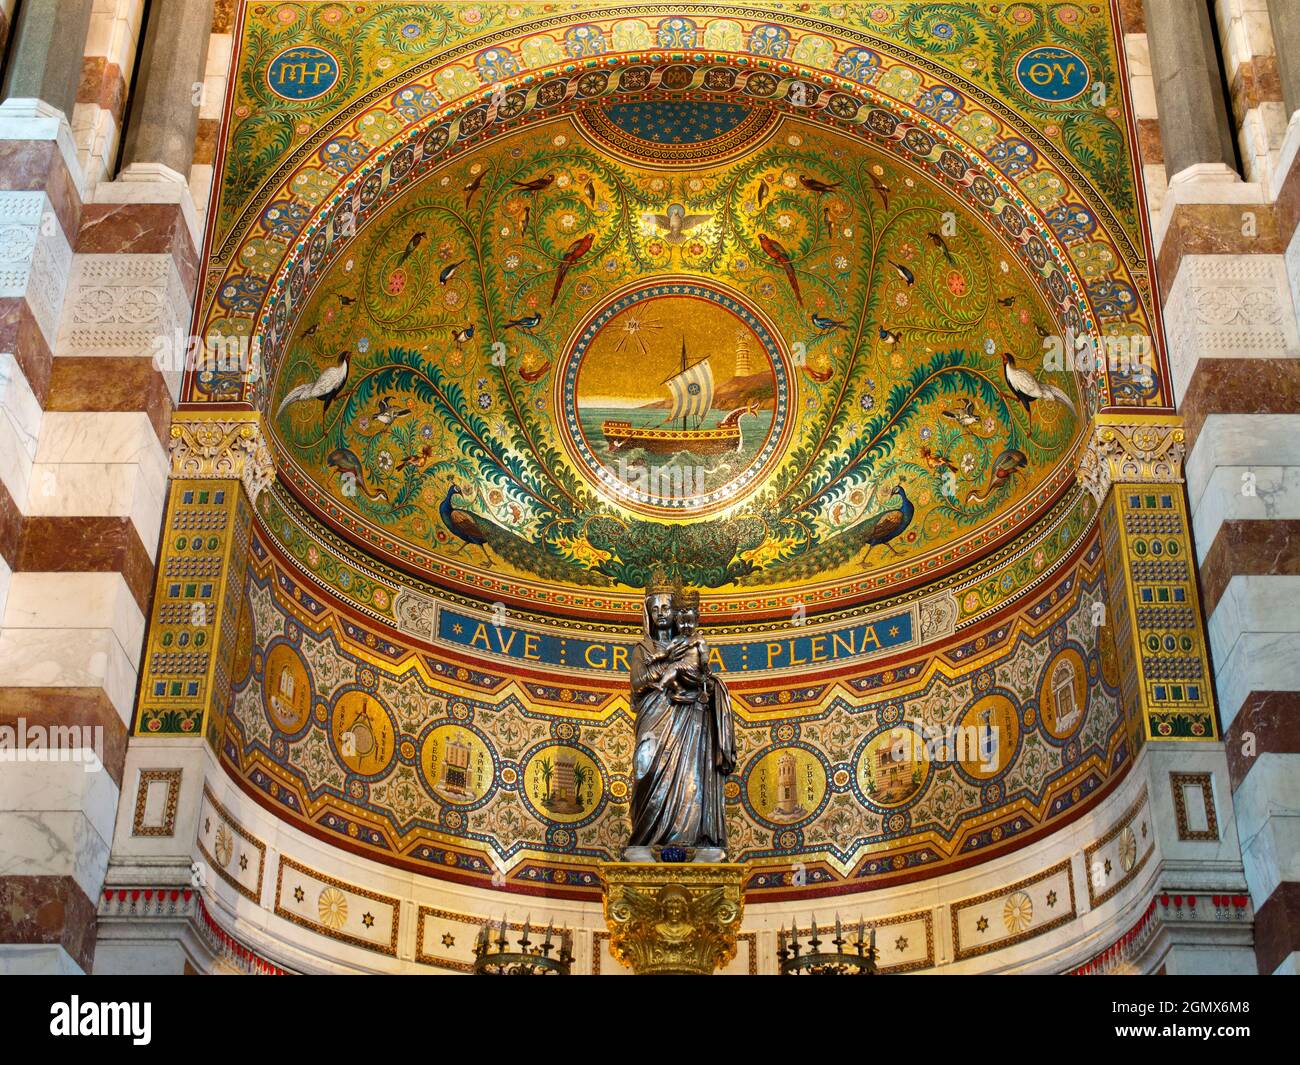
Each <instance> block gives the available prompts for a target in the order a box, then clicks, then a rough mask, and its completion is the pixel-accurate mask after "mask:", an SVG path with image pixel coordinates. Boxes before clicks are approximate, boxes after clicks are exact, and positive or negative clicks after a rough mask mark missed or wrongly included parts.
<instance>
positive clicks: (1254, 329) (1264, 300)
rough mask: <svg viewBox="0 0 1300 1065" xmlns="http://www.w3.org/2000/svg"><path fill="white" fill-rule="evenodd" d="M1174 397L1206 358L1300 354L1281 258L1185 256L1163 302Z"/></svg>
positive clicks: (1289, 288) (1299, 337) (1267, 256)
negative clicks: (1201, 360)
mask: <svg viewBox="0 0 1300 1065" xmlns="http://www.w3.org/2000/svg"><path fill="white" fill-rule="evenodd" d="M1165 329H1166V333H1167V335H1168V338H1169V354H1170V363H1171V371H1172V374H1173V382H1172V383H1173V386H1174V394H1175V395H1176V396H1178V397H1179V398H1180V399H1181V398H1182V396H1183V395H1184V394H1185V393H1186V391H1187V385H1188V383H1189V382H1190V381H1191V378H1192V373H1193V371H1194V370H1195V369H1196V363H1197V362H1198V361H1199V360H1200V359H1202V358H1218V359H1226V358H1237V359H1245V358H1287V357H1295V356H1298V355H1300V330H1298V329H1297V324H1296V311H1295V306H1294V304H1293V303H1292V300H1291V285H1290V281H1289V279H1288V277H1287V270H1286V263H1285V262H1284V260H1283V257H1282V256H1281V255H1185V256H1183V258H1182V260H1181V261H1180V263H1179V266H1178V274H1177V276H1176V277H1175V278H1174V283H1173V284H1172V285H1171V286H1170V288H1169V295H1168V298H1167V299H1166V301H1165Z"/></svg>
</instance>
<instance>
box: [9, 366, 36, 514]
mask: <svg viewBox="0 0 1300 1065" xmlns="http://www.w3.org/2000/svg"><path fill="white" fill-rule="evenodd" d="M40 432H41V405H40V402H39V401H38V400H37V398H36V396H35V394H34V393H33V392H32V389H31V386H30V385H29V384H28V383H27V378H26V376H25V375H24V374H23V371H22V367H21V366H19V365H18V360H17V359H15V358H14V356H13V353H12V352H8V351H6V352H0V481H3V482H4V486H5V488H7V489H8V490H9V495H10V496H11V497H12V498H13V499H14V501H15V502H16V503H17V504H18V505H19V506H21V505H22V503H23V501H25V500H26V499H27V492H28V486H29V485H30V483H31V477H32V464H33V463H34V462H35V461H36V443H37V441H38V439H39V438H40Z"/></svg>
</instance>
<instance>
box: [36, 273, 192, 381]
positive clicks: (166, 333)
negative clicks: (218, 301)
mask: <svg viewBox="0 0 1300 1065" xmlns="http://www.w3.org/2000/svg"><path fill="white" fill-rule="evenodd" d="M189 322H190V295H189V291H188V290H187V289H186V286H185V283H184V281H183V280H182V279H181V274H180V269H179V268H178V267H177V265H176V260H175V258H173V257H172V256H171V255H170V254H149V255H136V254H129V253H122V254H114V255H104V254H85V255H77V256H75V258H74V259H73V262H72V273H71V277H70V279H69V283H68V294H67V299H66V301H65V303H64V307H63V319H62V322H61V323H60V325H59V332H58V338H57V341H56V344H55V349H54V354H55V356H56V357H57V356H60V355H72V356H81V357H87V356H90V357H95V356H121V357H136V358H138V357H141V356H146V357H148V356H152V357H154V358H155V360H156V362H157V365H158V366H159V367H160V368H161V369H162V370H163V375H164V377H165V378H166V380H167V382H168V384H169V386H170V388H171V391H172V398H173V399H175V398H176V397H177V396H178V395H179V394H180V393H179V390H180V379H181V370H182V363H181V362H180V359H181V358H182V357H183V356H184V353H185V351H186V348H187V338H188V335H189Z"/></svg>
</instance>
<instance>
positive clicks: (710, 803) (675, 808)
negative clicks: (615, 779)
mask: <svg viewBox="0 0 1300 1065" xmlns="http://www.w3.org/2000/svg"><path fill="white" fill-rule="evenodd" d="M653 631H654V630H653V625H652V623H651V621H650V619H649V617H648V616H647V618H646V636H645V637H644V638H643V639H642V640H641V642H640V643H639V644H637V646H636V648H635V649H634V650H633V651H632V663H631V665H632V706H633V708H634V710H635V712H636V751H635V753H634V755H633V765H632V776H633V780H632V835H631V838H630V839H629V841H628V845H629V846H631V847H665V846H670V845H676V846H681V847H715V848H718V849H719V850H725V849H726V846H727V828H726V819H725V817H724V809H723V785H724V784H725V783H726V779H727V777H728V776H729V775H730V774H731V773H732V772H733V771H734V770H735V768H736V734H735V723H734V721H733V720H732V716H731V696H730V694H729V693H728V691H727V686H726V684H725V683H724V682H723V681H722V680H721V678H719V677H717V676H716V675H715V674H713V673H710V672H708V669H707V661H708V658H707V650H705V652H704V663H703V664H704V666H705V668H704V669H702V670H701V669H699V668H697V667H696V666H694V665H684V664H683V663H682V662H681V661H680V660H679V661H677V662H673V661H671V660H669V659H667V658H666V655H667V654H668V653H669V648H670V642H669V641H659V640H656V639H655V638H654V637H653V635H652V633H653ZM700 646H703V642H702V641H700ZM665 675H668V676H669V680H668V682H667V683H666V684H664V685H663V687H662V690H661V688H660V685H661V684H662V682H663V681H664V678H665Z"/></svg>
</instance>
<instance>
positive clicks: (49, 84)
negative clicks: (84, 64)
mask: <svg viewBox="0 0 1300 1065" xmlns="http://www.w3.org/2000/svg"><path fill="white" fill-rule="evenodd" d="M92 2H93V0H26V2H25V3H24V4H23V5H22V7H21V8H19V10H18V22H17V24H16V25H15V26H14V28H13V39H12V41H11V42H10V45H9V61H8V65H7V66H6V69H5V78H4V87H3V90H0V91H2V92H3V96H4V99H6V100H10V99H20V100H40V101H42V102H43V103H45V104H47V105H48V106H49V107H52V108H55V109H56V110H58V111H60V112H62V113H63V115H64V116H65V117H66V118H68V119H69V120H70V119H71V117H72V107H73V105H74V104H75V103H76V101H77V85H78V83H79V82H80V81H81V51H82V47H83V46H84V44H85V41H86V31H87V30H88V29H89V28H90V9H91V4H92Z"/></svg>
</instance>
